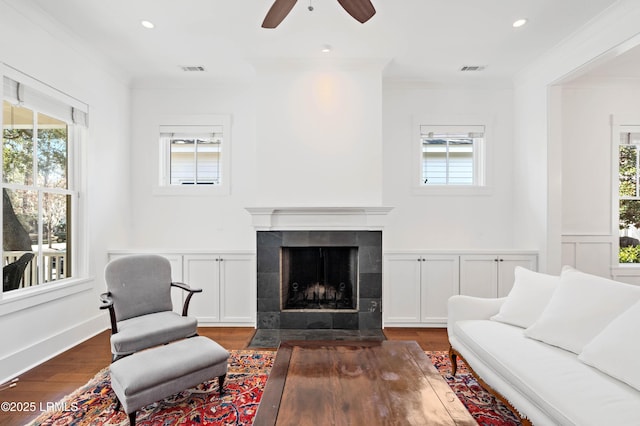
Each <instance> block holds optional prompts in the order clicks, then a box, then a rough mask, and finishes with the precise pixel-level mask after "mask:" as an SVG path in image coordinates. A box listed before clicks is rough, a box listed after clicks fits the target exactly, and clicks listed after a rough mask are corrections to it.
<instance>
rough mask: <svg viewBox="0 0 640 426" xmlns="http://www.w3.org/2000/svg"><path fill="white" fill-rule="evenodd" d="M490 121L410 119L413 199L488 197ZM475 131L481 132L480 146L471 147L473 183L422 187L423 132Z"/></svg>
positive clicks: (423, 185) (489, 190)
mask: <svg viewBox="0 0 640 426" xmlns="http://www.w3.org/2000/svg"><path fill="white" fill-rule="evenodd" d="M491 122H492V120H491V119H490V118H488V117H481V116H442V117H440V116H428V117H413V120H412V123H413V124H412V127H413V131H412V133H411V134H412V135H413V137H412V147H413V148H412V157H413V159H412V164H413V166H412V173H411V179H412V184H411V188H412V193H413V195H461V196H467V195H490V194H491V193H492V192H493V189H492V187H491V179H492V177H491V173H490V172H491V170H492V167H491V164H490V163H491V158H492V155H491V144H490V143H489V141H491V133H492V126H491ZM445 127H448V128H450V129H458V130H462V129H465V128H466V129H469V130H471V129H478V128H484V132H483V133H484V138H483V142H482V143H480V144H478V145H477V146H476V145H475V144H474V153H473V165H474V171H473V174H474V183H473V184H471V185H464V184H424V183H423V135H424V130H425V129H428V128H433V129H434V130H435V129H438V130H441V129H444V128H445Z"/></svg>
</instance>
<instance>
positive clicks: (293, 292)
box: [280, 247, 358, 311]
mask: <svg viewBox="0 0 640 426" xmlns="http://www.w3.org/2000/svg"><path fill="white" fill-rule="evenodd" d="M280 271H281V272H280V279H281V286H280V288H281V297H280V299H281V309H282V310H283V311H284V310H357V309H358V306H357V301H358V248H357V247H282V248H281V269H280Z"/></svg>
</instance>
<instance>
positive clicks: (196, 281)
mask: <svg viewBox="0 0 640 426" xmlns="http://www.w3.org/2000/svg"><path fill="white" fill-rule="evenodd" d="M219 263H220V262H219V260H218V256H216V255H209V254H206V255H205V254H194V255H185V256H184V265H183V271H184V281H185V283H186V284H189V286H191V287H193V288H201V289H202V293H197V294H194V295H193V298H191V303H190V304H189V315H192V316H195V317H196V318H198V322H200V323H208V322H209V323H210V322H219V321H220V279H219V277H220V270H219Z"/></svg>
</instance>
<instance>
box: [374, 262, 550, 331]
mask: <svg viewBox="0 0 640 426" xmlns="http://www.w3.org/2000/svg"><path fill="white" fill-rule="evenodd" d="M516 266H523V267H525V268H527V269H531V270H534V271H535V270H537V268H538V256H537V254H536V253H535V252H509V253H496V254H494V253H491V254H486V253H468V252H467V253H437V252H426V251H425V252H393V253H385V255H384V286H383V289H384V292H383V301H382V312H383V320H384V324H385V326H387V325H388V326H398V327H400V326H412V325H414V326H427V327H428V326H436V327H443V326H445V325H446V323H447V302H448V300H449V298H450V297H451V296H453V295H456V294H465V295H469V296H477V297H488V298H492V297H503V296H506V295H507V294H508V293H509V291H510V290H511V288H512V287H513V282H514V270H515V268H516Z"/></svg>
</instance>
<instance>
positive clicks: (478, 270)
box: [460, 254, 499, 297]
mask: <svg viewBox="0 0 640 426" xmlns="http://www.w3.org/2000/svg"><path fill="white" fill-rule="evenodd" d="M498 263H499V262H498V256H496V255H484V254H482V255H464V256H460V294H464V295H467V296H475V297H497V296H498Z"/></svg>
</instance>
